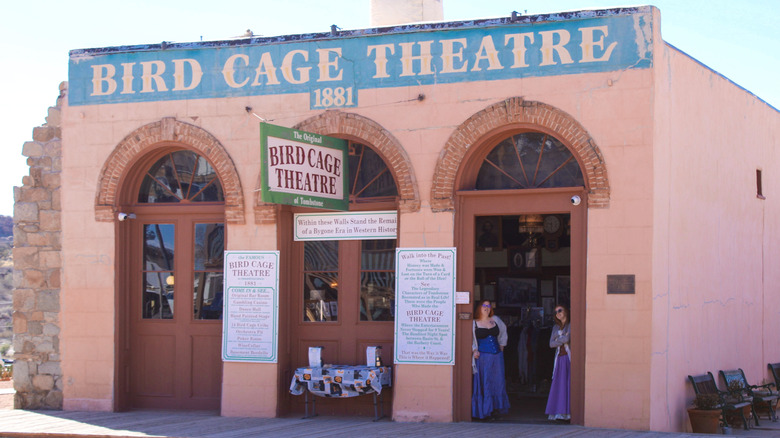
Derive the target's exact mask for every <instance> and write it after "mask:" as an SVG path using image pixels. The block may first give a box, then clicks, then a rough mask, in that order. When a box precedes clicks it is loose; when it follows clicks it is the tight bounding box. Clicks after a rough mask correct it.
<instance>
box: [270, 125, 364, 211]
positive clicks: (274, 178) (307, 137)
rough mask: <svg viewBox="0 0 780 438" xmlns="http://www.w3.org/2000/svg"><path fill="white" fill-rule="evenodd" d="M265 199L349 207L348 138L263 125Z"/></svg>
mask: <svg viewBox="0 0 780 438" xmlns="http://www.w3.org/2000/svg"><path fill="white" fill-rule="evenodd" d="M260 151H261V152H260V153H261V168H262V172H261V173H262V199H263V202H270V203H274V204H286V205H295V206H299V207H312V208H323V209H328V210H341V211H347V210H349V176H348V169H349V156H348V151H347V141H346V140H342V139H340V138H334V137H328V136H325V135H320V134H314V133H311V132H305V131H298V130H296V129H290V128H285V127H282V126H276V125H270V124H268V123H261V124H260Z"/></svg>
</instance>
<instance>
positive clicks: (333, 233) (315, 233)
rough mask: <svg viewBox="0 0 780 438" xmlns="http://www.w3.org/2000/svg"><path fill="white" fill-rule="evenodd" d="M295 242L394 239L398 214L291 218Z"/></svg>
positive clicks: (312, 214) (350, 214)
mask: <svg viewBox="0 0 780 438" xmlns="http://www.w3.org/2000/svg"><path fill="white" fill-rule="evenodd" d="M294 222H295V225H294V226H295V229H294V234H293V235H294V238H295V240H362V239H395V238H396V236H397V235H398V212H396V211H355V212H344V213H300V214H296V215H295V221H294Z"/></svg>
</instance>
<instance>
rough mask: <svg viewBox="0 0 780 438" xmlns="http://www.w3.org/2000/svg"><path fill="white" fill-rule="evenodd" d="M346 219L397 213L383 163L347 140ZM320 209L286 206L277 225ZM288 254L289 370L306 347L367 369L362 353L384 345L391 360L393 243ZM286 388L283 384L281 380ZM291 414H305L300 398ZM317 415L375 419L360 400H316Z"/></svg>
mask: <svg viewBox="0 0 780 438" xmlns="http://www.w3.org/2000/svg"><path fill="white" fill-rule="evenodd" d="M349 190H350V196H349V197H350V202H349V205H350V206H349V213H353V212H371V211H394V212H395V211H397V209H398V202H399V190H398V186H397V184H396V177H395V175H394V173H393V171H392V170H391V169H390V168H389V167H388V165H387V163H386V162H385V160H384V158H383V157H382V156H381V155H380V154H379V153H378V152H377V151H376V150H375V149H374V148H373V147H372V146H371V145H369V144H364V142H363V141H362V140H360V141H357V140H351V139H350V141H349ZM323 212H325V211H323V210H314V209H306V208H299V207H284V208H283V209H282V212H281V218H282V219H281V220H282V222H283V223H286V224H290V223H291V222H292V221H293V215H294V214H296V213H323ZM290 228H291V227H290V226H287V227H286V229H287V231H286V233H288V236H289V237H288V238H287V239H285V240H287V242H288V243H287V245H288V248H289V257H290V259H289V265H290V270H289V285H290V289H289V290H290V294H289V311H288V314H287V315H288V317H287V319H288V321H289V327H290V338H289V339H290V342H289V351H290V366H289V368H290V369H295V368H297V367H300V366H305V365H308V348H309V347H312V346H322V347H324V349H323V352H322V359H323V362H324V363H330V364H346V365H355V364H362V363H365V360H366V347H367V346H374V345H378V346H381V347H382V350H383V351H382V356H383V358H384V360H385V361H387V363H389V361H390V360H391V358H392V357H393V329H394V310H395V301H394V297H395V266H394V264H395V257H394V256H395V248H396V246H397V239H371V238H361V239H358V240H353V239H345V240H307V241H295V242H290V241H292V236H291V233H290V231H289V229H290ZM284 381H285V382H289V380H288V379H287V378H286V379H285V380H284ZM287 397H288V400H289V410H290V411H292V412H301V413H302V412H303V411H304V406H303V398H302V397H291V396H289V394H288V395H287ZM382 397H383V399H384V406H385V410H386V411H387V410H389V409H390V408H391V407H392V388H389V389H388V390H386V391H383V392H382ZM317 411H318V412H320V413H326V414H330V415H334V414H335V415H361V416H369V415H373V406H372V405H371V404H370V403H366V400H360V399H359V398H355V399H338V400H336V399H328V398H325V399H318V400H317Z"/></svg>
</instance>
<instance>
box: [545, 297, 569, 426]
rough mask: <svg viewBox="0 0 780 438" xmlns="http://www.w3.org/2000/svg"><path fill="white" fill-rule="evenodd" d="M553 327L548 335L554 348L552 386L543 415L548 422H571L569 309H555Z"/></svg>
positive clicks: (551, 346) (559, 307) (561, 307)
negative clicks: (545, 415)
mask: <svg viewBox="0 0 780 438" xmlns="http://www.w3.org/2000/svg"><path fill="white" fill-rule="evenodd" d="M554 319H555V326H554V327H553V330H552V334H551V335H550V348H555V364H554V365H553V377H552V385H551V386H550V397H549V398H548V399H547V408H546V409H545V410H544V413H545V414H547V418H549V419H550V420H571V408H570V404H569V394H570V392H569V388H570V387H571V359H570V357H571V350H570V349H569V337H570V333H571V332H570V328H569V309H567V308H565V307H563V306H556V307H555V315H554Z"/></svg>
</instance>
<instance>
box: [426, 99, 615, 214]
mask: <svg viewBox="0 0 780 438" xmlns="http://www.w3.org/2000/svg"><path fill="white" fill-rule="evenodd" d="M512 126H515V127H517V128H538V129H543V130H546V131H549V132H551V133H552V134H554V135H555V137H556V138H557V139H558V140H560V141H561V142H563V143H564V144H565V145H566V147H567V148H569V150H571V152H572V154H573V155H574V157H575V158H576V159H577V161H578V162H579V163H580V167H581V168H582V171H583V175H584V177H585V184H586V188H587V189H588V207H593V208H606V207H609V179H608V178H607V167H606V163H605V162H604V156H603V155H602V154H601V150H600V149H599V147H598V146H597V145H596V142H595V140H593V138H592V137H591V136H590V134H589V133H588V131H586V130H585V128H584V127H583V126H582V125H580V124H579V123H578V122H577V121H576V120H575V119H574V118H573V117H572V116H570V115H569V114H567V113H565V112H563V111H561V110H559V109H557V108H555V107H553V106H550V105H547V104H544V103H541V102H534V101H526V100H523V98H521V97H512V98H509V99H506V100H504V101H501V102H498V103H495V104H493V105H490V106H489V107H487V108H485V109H483V110H482V111H480V112H478V113H476V114H474V115H472V116H471V117H469V119H468V120H466V121H465V122H463V123H462V124H461V125H460V126H458V128H457V129H456V130H455V132H453V133H452V135H451V136H450V138H449V139H448V140H447V143H446V144H445V145H444V150H443V151H442V153H441V155H440V157H439V161H438V163H436V170H435V172H434V175H433V187H432V188H431V209H432V210H433V211H451V210H453V209H454V206H455V203H454V196H455V190H456V187H455V184H456V181H457V179H458V172H459V169H461V166H462V165H463V164H464V163H463V160H464V159H465V158H466V156H467V153H468V152H469V148H471V147H472V146H478V147H479V146H481V145H482V144H485V142H486V140H487V139H488V138H490V137H491V135H494V134H495V133H496V131H498V130H499V129H500V128H502V127H512Z"/></svg>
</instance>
